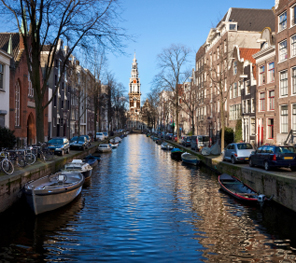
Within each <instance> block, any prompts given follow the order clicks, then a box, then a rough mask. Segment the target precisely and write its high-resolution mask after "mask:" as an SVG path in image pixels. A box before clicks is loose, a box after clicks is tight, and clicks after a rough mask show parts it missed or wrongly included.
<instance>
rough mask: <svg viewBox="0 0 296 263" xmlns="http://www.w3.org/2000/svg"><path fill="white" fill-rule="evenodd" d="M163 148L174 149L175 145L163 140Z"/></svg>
mask: <svg viewBox="0 0 296 263" xmlns="http://www.w3.org/2000/svg"><path fill="white" fill-rule="evenodd" d="M160 147H161V149H163V150H172V149H173V148H174V147H173V146H172V145H170V144H169V143H167V142H163V143H162V144H161V145H160Z"/></svg>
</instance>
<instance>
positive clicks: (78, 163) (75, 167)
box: [64, 159, 93, 181]
mask: <svg viewBox="0 0 296 263" xmlns="http://www.w3.org/2000/svg"><path fill="white" fill-rule="evenodd" d="M92 170H93V168H92V167H91V166H90V165H89V164H88V163H85V162H83V161H82V160H80V159H73V160H72V162H71V163H67V164H66V165H65V169H64V171H73V172H79V173H81V174H82V175H83V176H84V179H85V181H87V180H89V179H90V177H91V176H92Z"/></svg>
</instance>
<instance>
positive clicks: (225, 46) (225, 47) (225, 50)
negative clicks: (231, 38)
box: [224, 39, 227, 53]
mask: <svg viewBox="0 0 296 263" xmlns="http://www.w3.org/2000/svg"><path fill="white" fill-rule="evenodd" d="M226 52H227V43H226V39H225V40H224V53H226Z"/></svg>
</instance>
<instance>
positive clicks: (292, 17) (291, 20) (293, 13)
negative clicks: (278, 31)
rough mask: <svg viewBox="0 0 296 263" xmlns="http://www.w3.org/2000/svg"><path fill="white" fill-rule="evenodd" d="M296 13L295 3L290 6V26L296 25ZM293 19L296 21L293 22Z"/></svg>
mask: <svg viewBox="0 0 296 263" xmlns="http://www.w3.org/2000/svg"><path fill="white" fill-rule="evenodd" d="M294 10H295V11H294ZM295 13H296V5H293V6H291V7H290V27H293V26H295V25H296V16H295ZM293 21H294V22H295V23H293Z"/></svg>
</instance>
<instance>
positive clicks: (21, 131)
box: [0, 33, 48, 145]
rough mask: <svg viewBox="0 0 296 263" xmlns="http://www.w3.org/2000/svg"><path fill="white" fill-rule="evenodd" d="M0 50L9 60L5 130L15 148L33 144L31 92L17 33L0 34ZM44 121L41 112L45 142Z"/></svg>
mask: <svg viewBox="0 0 296 263" xmlns="http://www.w3.org/2000/svg"><path fill="white" fill-rule="evenodd" d="M0 49H2V50H5V51H8V53H10V54H11V55H12V57H13V58H12V60H11V65H10V94H9V98H10V99H9V128H10V129H11V130H14V131H15V132H14V135H15V136H16V137H17V142H18V145H27V144H34V143H36V113H35V100H34V89H33V87H32V82H31V80H30V75H29V71H28V66H27V58H26V55H25V49H24V43H23V39H22V37H21V36H20V34H19V33H1V34H0ZM40 74H41V69H40ZM41 81H42V80H41ZM41 85H42V83H41ZM46 99H47V98H45V100H46ZM47 122H48V121H47V114H46V113H44V128H45V130H44V136H45V139H46V137H47Z"/></svg>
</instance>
